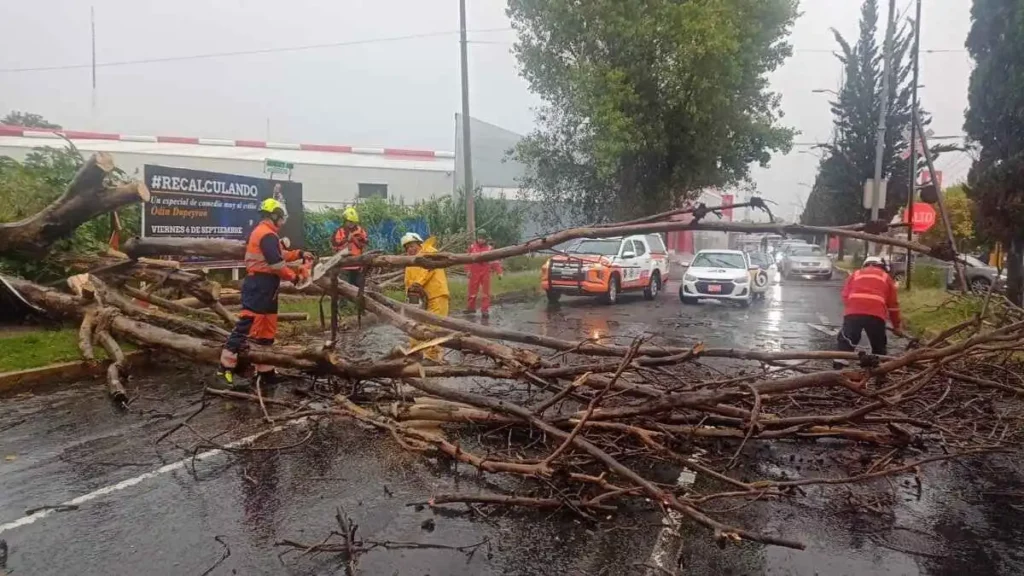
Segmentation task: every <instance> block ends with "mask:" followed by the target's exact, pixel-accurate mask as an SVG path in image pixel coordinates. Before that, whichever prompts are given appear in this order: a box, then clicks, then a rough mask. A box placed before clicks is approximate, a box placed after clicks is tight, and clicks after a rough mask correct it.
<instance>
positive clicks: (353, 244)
mask: <svg viewBox="0 0 1024 576" xmlns="http://www.w3.org/2000/svg"><path fill="white" fill-rule="evenodd" d="M369 243H370V237H369V236H368V235H367V234H366V230H364V229H363V227H362V226H360V225H358V224H356V227H355V228H352V229H351V230H350V229H348V228H347V227H345V225H344V224H342V225H341V226H339V227H338V229H337V230H335V231H334V236H332V237H331V247H332V248H334V251H335V252H340V251H342V250H344V249H345V248H348V253H349V255H350V256H359V255H361V254H362V253H363V249H364V248H366V245H367V244H369ZM344 269H345V270H359V266H348V267H345V268H344Z"/></svg>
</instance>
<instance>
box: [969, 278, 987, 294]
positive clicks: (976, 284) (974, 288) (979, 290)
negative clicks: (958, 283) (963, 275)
mask: <svg viewBox="0 0 1024 576" xmlns="http://www.w3.org/2000/svg"><path fill="white" fill-rule="evenodd" d="M991 285H992V283H991V282H989V281H988V279H987V278H972V279H971V284H970V287H971V292H974V293H975V294H984V293H986V292H988V287H989V286H991Z"/></svg>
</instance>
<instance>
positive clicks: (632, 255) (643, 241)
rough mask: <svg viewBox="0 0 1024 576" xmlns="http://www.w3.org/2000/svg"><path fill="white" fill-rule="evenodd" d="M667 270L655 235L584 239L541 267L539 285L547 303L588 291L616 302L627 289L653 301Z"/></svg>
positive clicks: (665, 254) (665, 257)
mask: <svg viewBox="0 0 1024 576" xmlns="http://www.w3.org/2000/svg"><path fill="white" fill-rule="evenodd" d="M668 270H669V269H668V250H666V249H665V243H664V241H662V239H661V236H659V235H657V234H638V235H635V236H627V237H625V238H584V239H582V240H580V241H578V242H576V243H575V244H572V245H570V246H569V247H568V248H566V249H565V252H564V253H563V254H559V255H557V256H554V257H552V258H551V259H549V260H548V261H547V262H545V263H544V265H543V266H541V277H540V285H541V289H542V290H544V292H545V293H546V294H547V297H548V301H549V302H557V301H558V300H559V298H561V297H562V295H563V294H572V295H586V294H590V295H595V296H602V297H603V298H604V300H605V302H607V303H609V304H615V303H616V302H618V301H619V295H620V294H621V293H622V292H628V291H638V292H639V291H642V292H643V293H644V297H645V298H647V299H648V300H653V299H654V298H655V297H656V296H657V295H658V293H659V292H660V291H661V288H662V286H663V285H664V283H665V282H666V281H667V280H668V273H669V272H668Z"/></svg>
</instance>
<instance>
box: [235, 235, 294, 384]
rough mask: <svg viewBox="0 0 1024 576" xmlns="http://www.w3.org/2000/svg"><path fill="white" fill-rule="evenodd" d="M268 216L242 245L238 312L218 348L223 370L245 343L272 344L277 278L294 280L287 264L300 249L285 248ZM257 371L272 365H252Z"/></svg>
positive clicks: (271, 369) (277, 287) (275, 333)
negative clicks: (225, 338)
mask: <svg viewBox="0 0 1024 576" xmlns="http://www.w3.org/2000/svg"><path fill="white" fill-rule="evenodd" d="M277 232H278V227H277V226H276V225H275V224H274V223H273V222H272V221H271V220H269V219H264V220H262V221H260V223H259V224H257V225H256V228H254V229H253V231H252V233H251V234H250V235H249V242H248V243H247V244H246V246H245V271H246V277H245V280H244V281H243V282H242V311H241V312H240V313H239V314H238V323H237V324H235V328H234V330H232V331H231V334H230V335H229V336H228V340H227V342H226V343H225V344H224V349H223V350H221V356H220V363H221V366H223V367H224V368H227V369H234V368H235V367H236V366H237V365H238V354H239V353H240V352H241V351H243V350H245V349H246V348H247V347H248V343H249V342H250V341H251V342H255V343H256V344H260V345H270V344H273V343H274V338H275V337H276V336H277V295H278V289H279V288H280V286H281V280H287V281H289V282H294V281H295V279H296V276H297V275H296V273H295V271H294V270H292V269H291V268H289V267H288V266H287V264H286V263H287V262H294V261H296V260H299V259H300V258H302V252H301V251H300V250H286V249H285V247H284V246H283V245H282V244H281V239H280V238H279V237H278V235H277ZM256 371H257V372H271V371H273V366H266V365H259V364H258V365H256Z"/></svg>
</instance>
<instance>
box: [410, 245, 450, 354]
mask: <svg viewBox="0 0 1024 576" xmlns="http://www.w3.org/2000/svg"><path fill="white" fill-rule="evenodd" d="M435 242H436V238H434V237H433V236H431V237H430V238H428V239H427V240H426V241H425V242H424V241H423V237H422V236H420V235H419V234H417V233H415V232H409V233H408V234H406V235H405V236H402V249H403V250H405V253H406V254H407V255H409V256H415V255H416V254H432V253H436V252H437V248H436V247H435V245H434V244H435ZM405 296H406V299H407V300H408V301H409V303H410V304H417V305H419V306H422V307H423V308H424V309H425V310H426V311H427V312H431V313H433V314H437V315H438V316H447V315H448V298H449V292H448V276H447V275H446V274H445V272H444V268H420V267H419V266H407V267H406V268H405ZM416 344H417V342H416V341H415V340H413V342H412V345H413V346H415V345H416ZM424 354H425V356H426V357H427V358H430V359H431V360H435V361H438V362H440V361H441V349H440V348H439V347H437V346H435V347H433V348H430V349H428V350H426V351H425V353H424Z"/></svg>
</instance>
